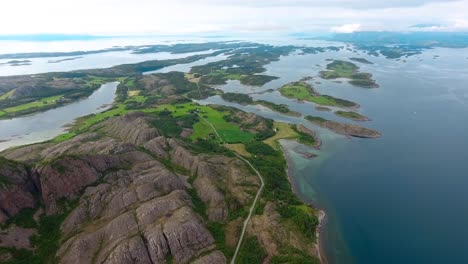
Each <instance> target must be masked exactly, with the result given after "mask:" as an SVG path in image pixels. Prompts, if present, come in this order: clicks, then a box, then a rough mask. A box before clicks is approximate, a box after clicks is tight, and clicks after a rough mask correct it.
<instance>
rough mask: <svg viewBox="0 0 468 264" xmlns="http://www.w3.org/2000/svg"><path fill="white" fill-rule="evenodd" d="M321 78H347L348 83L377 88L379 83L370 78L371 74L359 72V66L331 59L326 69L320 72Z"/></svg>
mask: <svg viewBox="0 0 468 264" xmlns="http://www.w3.org/2000/svg"><path fill="white" fill-rule="evenodd" d="M320 77H322V78H323V79H338V78H345V79H349V83H350V84H352V85H354V86H358V87H363V88H378V87H379V85H378V84H377V83H376V82H375V80H374V79H372V74H370V73H362V72H359V67H358V66H357V65H356V64H354V63H351V62H348V61H342V60H333V62H331V63H329V64H328V65H327V70H326V71H321V72H320Z"/></svg>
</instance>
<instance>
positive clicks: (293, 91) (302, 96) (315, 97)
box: [279, 82, 357, 107]
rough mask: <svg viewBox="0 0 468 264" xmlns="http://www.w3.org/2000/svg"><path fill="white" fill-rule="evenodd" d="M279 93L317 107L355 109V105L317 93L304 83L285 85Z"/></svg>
mask: <svg viewBox="0 0 468 264" xmlns="http://www.w3.org/2000/svg"><path fill="white" fill-rule="evenodd" d="M279 91H280V93H281V94H282V95H283V96H286V97H288V98H295V99H297V100H301V101H309V102H313V103H316V104H319V105H326V106H337V107H355V106H357V104H356V103H353V102H351V101H347V100H343V99H339V98H335V97H333V96H329V95H321V94H319V93H317V92H316V91H315V90H314V89H313V87H312V86H310V85H309V84H307V83H305V82H295V83H290V84H286V85H284V86H283V87H281V88H280V90H279Z"/></svg>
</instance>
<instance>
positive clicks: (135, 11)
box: [0, 0, 468, 35]
mask: <svg viewBox="0 0 468 264" xmlns="http://www.w3.org/2000/svg"><path fill="white" fill-rule="evenodd" d="M0 7H1V10H2V14H1V15H0V24H1V25H2V26H1V27H0V35H16V34H42V33H65V34H99V35H142V34H193V33H216V32H232V33H253V34H261V33H278V32H287V33H292V32H353V31H369V30H372V31H374V30H391V31H407V30H413V31H414V30H430V31H468V0H460V1H456V0H453V1H452V0H445V1H442V0H387V1H379V0H320V1H319V0H268V1H267V0H221V1H220V0H218V1H217V0H170V1H167V0H80V1H76V0H75V1H71V0H41V1H35V0H15V1H13V0H7V1H2V3H1V4H0ZM413 25H427V26H426V27H420V26H419V27H412V26H413Z"/></svg>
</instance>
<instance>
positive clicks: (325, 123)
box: [305, 116, 382, 138]
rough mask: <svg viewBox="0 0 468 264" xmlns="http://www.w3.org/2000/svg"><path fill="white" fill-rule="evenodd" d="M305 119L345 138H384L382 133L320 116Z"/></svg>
mask: <svg viewBox="0 0 468 264" xmlns="http://www.w3.org/2000/svg"><path fill="white" fill-rule="evenodd" d="M305 119H307V120H308V121H310V122H312V123H314V124H316V125H318V126H320V127H323V128H327V129H329V130H331V131H333V132H335V133H338V134H341V135H345V136H351V137H358V138H378V137H380V136H382V134H380V132H378V131H375V130H372V129H368V128H365V127H361V126H358V125H352V124H343V123H339V122H336V121H331V120H327V119H325V118H322V117H318V116H306V117H305Z"/></svg>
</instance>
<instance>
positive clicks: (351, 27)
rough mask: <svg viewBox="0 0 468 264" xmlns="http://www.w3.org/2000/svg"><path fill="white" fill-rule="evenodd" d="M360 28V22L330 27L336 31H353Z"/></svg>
mask: <svg viewBox="0 0 468 264" xmlns="http://www.w3.org/2000/svg"><path fill="white" fill-rule="evenodd" d="M360 28H361V24H345V25H342V26H339V27H332V28H331V31H333V32H336V33H353V32H355V31H358V30H359V29H360Z"/></svg>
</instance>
